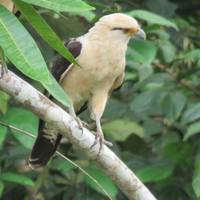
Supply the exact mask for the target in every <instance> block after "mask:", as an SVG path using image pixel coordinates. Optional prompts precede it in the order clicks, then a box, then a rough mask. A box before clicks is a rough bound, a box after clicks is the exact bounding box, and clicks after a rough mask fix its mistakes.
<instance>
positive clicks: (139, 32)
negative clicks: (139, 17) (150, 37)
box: [133, 28, 146, 40]
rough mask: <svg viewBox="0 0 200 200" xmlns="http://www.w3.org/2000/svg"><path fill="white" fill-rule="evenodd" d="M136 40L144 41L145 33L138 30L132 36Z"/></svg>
mask: <svg viewBox="0 0 200 200" xmlns="http://www.w3.org/2000/svg"><path fill="white" fill-rule="evenodd" d="M133 36H134V37H136V38H139V39H143V40H146V33H145V32H144V31H143V30H142V29H141V28H140V29H139V30H138V31H137V32H135V34H134V35H133Z"/></svg>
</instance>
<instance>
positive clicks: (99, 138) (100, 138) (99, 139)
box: [91, 118, 113, 150]
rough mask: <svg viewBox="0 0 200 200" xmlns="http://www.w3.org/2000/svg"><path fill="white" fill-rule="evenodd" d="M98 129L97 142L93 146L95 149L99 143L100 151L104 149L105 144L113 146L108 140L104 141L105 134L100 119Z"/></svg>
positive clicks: (97, 124)
mask: <svg viewBox="0 0 200 200" xmlns="http://www.w3.org/2000/svg"><path fill="white" fill-rule="evenodd" d="M95 121H96V127H97V131H96V133H95V141H94V144H93V145H92V146H91V148H92V147H94V146H95V145H96V144H97V143H98V142H99V144H100V150H101V149H102V146H103V144H105V145H108V146H110V147H111V146H112V145H113V144H112V143H111V142H109V141H107V140H105V139H104V134H103V131H102V128H101V122H100V119H99V118H96V120H95Z"/></svg>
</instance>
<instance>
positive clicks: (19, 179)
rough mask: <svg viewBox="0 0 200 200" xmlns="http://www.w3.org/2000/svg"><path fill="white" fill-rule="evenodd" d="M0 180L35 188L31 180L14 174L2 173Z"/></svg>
mask: <svg viewBox="0 0 200 200" xmlns="http://www.w3.org/2000/svg"><path fill="white" fill-rule="evenodd" d="M0 179H1V180H4V181H8V182H13V183H18V184H21V185H27V186H34V182H33V181H32V180H31V179H30V178H28V177H26V176H23V175H19V174H16V173H13V172H6V173H1V174H0Z"/></svg>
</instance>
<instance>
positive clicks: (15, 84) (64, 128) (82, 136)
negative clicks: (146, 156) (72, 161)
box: [0, 71, 156, 200]
mask: <svg viewBox="0 0 200 200" xmlns="http://www.w3.org/2000/svg"><path fill="white" fill-rule="evenodd" d="M0 89H1V90H3V91H5V92H6V93H8V94H10V95H11V96H13V97H14V98H15V99H16V100H17V101H18V102H20V103H21V104H22V105H24V106H25V107H27V108H28V109H29V110H31V111H32V112H33V113H35V114H36V115H37V116H39V117H40V118H41V119H43V120H44V121H46V122H51V124H52V127H53V128H55V130H57V131H59V132H60V133H62V134H63V136H65V137H67V138H68V140H69V141H70V142H71V143H72V144H73V145H74V146H76V147H77V148H78V149H79V150H80V151H81V152H84V153H85V154H86V155H87V156H88V157H89V158H91V159H95V161H96V163H97V164H98V165H99V166H100V167H101V168H102V169H103V170H104V171H105V173H106V174H107V175H108V176H109V177H111V179H112V180H113V182H114V183H116V184H117V185H118V187H119V188H120V189H121V191H122V192H123V193H124V194H125V195H126V196H127V197H128V199H130V200H156V198H155V197H154V196H153V195H152V194H151V192H150V191H149V190H148V189H147V188H146V187H145V185H144V184H143V183H142V182H141V181H140V180H139V179H138V178H137V177H136V175H135V174H134V173H133V172H132V171H131V170H130V169H129V168H128V167H127V166H126V165H125V164H124V163H123V162H122V161H121V160H120V159H119V158H118V157H117V156H116V155H115V154H114V153H113V152H112V151H111V150H110V149H109V148H108V147H107V146H105V145H103V148H102V150H101V152H100V153H99V148H100V146H99V144H97V145H95V146H94V147H93V148H92V149H91V148H90V147H91V145H92V144H93V143H94V140H95V137H94V135H93V134H92V133H91V132H90V131H89V130H87V129H86V128H83V130H80V128H79V125H78V124H77V122H76V120H74V118H72V117H71V116H70V115H69V114H68V113H67V112H65V111H64V110H63V109H62V108H60V107H59V106H57V105H56V104H54V103H53V102H51V101H50V100H49V99H48V98H46V97H45V96H44V95H43V94H41V93H40V92H39V91H37V90H36V89H35V88H33V87H32V86H31V85H30V84H28V83H27V82H25V81H24V80H22V79H21V78H19V77H18V76H16V75H15V74H14V73H12V72H11V71H8V73H6V74H4V76H3V78H1V79H0Z"/></svg>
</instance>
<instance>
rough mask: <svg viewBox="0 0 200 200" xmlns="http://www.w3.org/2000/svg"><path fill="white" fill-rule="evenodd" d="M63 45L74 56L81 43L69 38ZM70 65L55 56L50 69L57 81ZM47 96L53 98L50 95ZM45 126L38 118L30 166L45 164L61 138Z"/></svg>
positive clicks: (76, 54)
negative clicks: (36, 134) (37, 128)
mask: <svg viewBox="0 0 200 200" xmlns="http://www.w3.org/2000/svg"><path fill="white" fill-rule="evenodd" d="M65 46H66V47H67V48H68V50H69V51H70V52H71V53H72V55H73V56H74V57H75V58H77V57H78V56H79V55H80V53H81V48H82V44H81V42H79V41H78V40H76V39H71V40H69V41H67V42H65ZM70 66H72V64H71V63H70V62H69V61H68V60H66V59H65V58H63V57H62V56H57V57H56V59H55V61H54V62H53V66H52V69H51V72H52V75H53V76H54V78H55V79H56V80H57V81H59V80H60V78H61V76H62V74H63V73H65V72H66V70H67V69H69V68H70ZM49 98H50V99H53V97H51V96H50V97H49ZM46 126H47V124H46V123H45V122H44V121H43V120H40V123H39V130H38V136H37V139H36V141H35V144H34V146H33V149H32V152H31V155H30V158H29V164H30V166H31V167H40V166H44V165H46V164H47V162H48V161H49V159H50V158H51V156H52V155H53V154H54V153H55V151H56V149H57V147H58V145H59V143H60V140H61V138H62V135H61V134H59V133H58V134H57V136H55V135H54V136H51V134H50V133H49V132H50V131H47V130H46V131H45V129H46V128H48V127H46ZM47 132H48V134H47ZM54 134H55V133H54Z"/></svg>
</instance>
